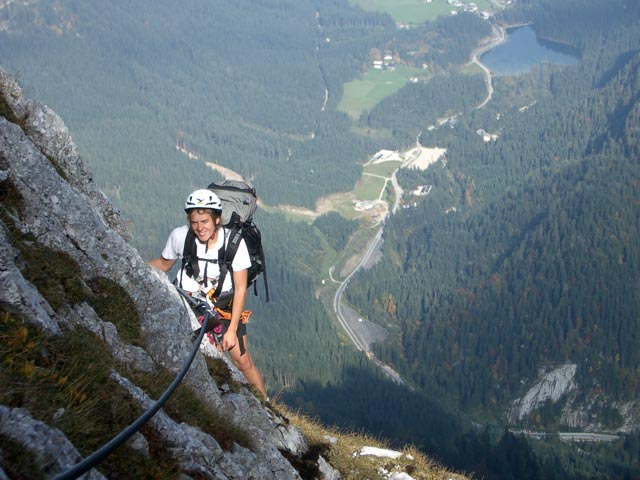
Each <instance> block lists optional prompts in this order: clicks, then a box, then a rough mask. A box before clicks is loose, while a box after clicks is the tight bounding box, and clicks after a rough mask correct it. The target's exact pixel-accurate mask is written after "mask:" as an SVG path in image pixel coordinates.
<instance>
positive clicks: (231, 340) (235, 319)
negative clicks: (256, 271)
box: [222, 269, 249, 350]
mask: <svg viewBox="0 0 640 480" xmlns="http://www.w3.org/2000/svg"><path fill="white" fill-rule="evenodd" d="M248 275H249V270H247V269H244V270H239V271H237V272H236V271H234V272H233V303H232V304H231V322H230V323H229V328H228V329H227V331H226V332H225V334H224V336H223V337H222V348H223V350H230V349H231V348H233V347H235V346H236V344H237V343H238V335H237V333H236V332H237V331H238V325H239V324H240V316H241V315H242V311H243V310H244V304H245V302H246V301H247V280H248Z"/></svg>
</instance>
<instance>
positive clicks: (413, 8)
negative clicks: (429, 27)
mask: <svg viewBox="0 0 640 480" xmlns="http://www.w3.org/2000/svg"><path fill="white" fill-rule="evenodd" d="M350 1H351V3H352V4H354V5H358V6H359V7H360V8H362V9H363V10H367V11H370V12H385V13H387V14H389V15H390V16H391V18H393V19H394V20H395V21H396V22H399V23H404V24H414V25H415V24H419V23H424V22H431V21H433V20H435V19H436V18H438V17H439V16H442V15H449V14H450V13H451V11H452V10H459V9H457V8H455V7H454V6H453V5H449V4H448V3H447V1H446V0H431V1H430V2H429V1H428V0H350ZM471 1H473V0H471ZM467 3H468V2H467ZM473 3H475V4H476V5H477V6H478V8H479V9H480V10H489V11H492V10H494V8H492V6H491V2H490V1H489V0H475V1H473Z"/></svg>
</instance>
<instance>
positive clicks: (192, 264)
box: [180, 228, 200, 288]
mask: <svg viewBox="0 0 640 480" xmlns="http://www.w3.org/2000/svg"><path fill="white" fill-rule="evenodd" d="M182 268H183V269H184V271H185V272H187V275H188V276H190V277H191V278H196V279H197V278H198V275H200V266H199V265H198V251H197V249H196V234H195V233H193V231H192V230H191V228H189V230H188V231H187V236H186V238H185V239H184V247H182ZM180 283H181V284H182V275H180ZM180 288H182V285H180Z"/></svg>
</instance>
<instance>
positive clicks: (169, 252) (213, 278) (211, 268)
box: [162, 225, 251, 293]
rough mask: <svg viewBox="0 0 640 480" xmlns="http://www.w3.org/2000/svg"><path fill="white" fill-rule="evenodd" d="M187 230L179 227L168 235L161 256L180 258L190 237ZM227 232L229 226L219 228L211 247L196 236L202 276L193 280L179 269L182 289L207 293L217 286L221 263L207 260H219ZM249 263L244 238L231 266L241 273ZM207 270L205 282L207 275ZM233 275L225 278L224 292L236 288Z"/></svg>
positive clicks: (187, 227) (182, 269)
mask: <svg viewBox="0 0 640 480" xmlns="http://www.w3.org/2000/svg"><path fill="white" fill-rule="evenodd" d="M188 231H189V226H188V225H183V226H182V227H178V228H176V229H174V230H173V231H172V232H171V234H170V235H169V238H168V239H167V243H166V245H165V246H164V250H162V258H164V259H166V260H178V259H179V258H181V257H182V252H183V251H184V241H185V240H186V238H187V232H188ZM228 235H229V231H228V230H227V229H225V228H224V227H222V228H220V230H219V231H218V235H217V237H216V244H215V245H214V246H213V247H211V248H209V249H208V250H207V248H206V245H205V244H203V243H200V241H199V240H198V239H197V238H196V249H197V256H198V267H199V268H200V274H199V276H200V278H199V279H193V278H191V277H189V276H188V275H187V273H186V272H185V271H184V268H181V269H180V272H178V284H180V281H182V287H181V288H183V289H184V290H186V291H188V292H198V291H203V292H204V293H207V292H208V291H209V290H211V289H215V288H216V287H217V285H218V279H219V278H220V266H219V265H218V263H214V262H211V261H207V260H217V259H218V251H219V250H220V247H222V242H223V241H225V242H226V240H227V237H228ZM250 266H251V259H250V258H249V251H248V250H247V245H246V244H245V242H244V240H243V239H241V240H240V243H239V244H238V250H237V252H236V256H235V257H234V258H233V262H232V263H231V267H232V268H233V271H235V272H238V271H240V270H245V269H247V268H249V267H250ZM205 271H206V281H205V278H204V274H205ZM231 276H232V273H231V272H228V273H227V275H226V276H225V277H224V283H223V284H222V292H229V291H231V290H232V289H233V284H232V281H231ZM198 280H200V281H198Z"/></svg>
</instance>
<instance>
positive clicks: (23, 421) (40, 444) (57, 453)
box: [0, 405, 105, 480]
mask: <svg viewBox="0 0 640 480" xmlns="http://www.w3.org/2000/svg"><path fill="white" fill-rule="evenodd" d="M0 433H1V434H2V435H4V436H6V437H8V438H10V439H12V440H13V441H15V442H18V443H20V444H22V445H23V447H24V448H25V449H27V450H29V451H30V452H31V453H32V454H33V456H34V458H35V461H36V463H37V466H38V468H39V469H40V471H42V473H43V474H44V475H45V476H47V477H49V476H54V475H59V474H61V473H63V472H65V471H67V470H68V469H70V468H71V467H73V466H74V465H75V464H76V463H78V462H80V461H81V460H82V457H81V456H80V453H79V452H78V450H76V448H75V447H74V446H73V444H72V443H71V442H70V441H69V440H68V439H67V437H65V436H64V434H63V433H62V432H61V431H60V430H58V429H57V428H52V427H49V426H48V425H47V424H45V423H43V422H41V421H39V420H36V419H34V418H33V417H32V416H31V414H30V413H29V412H28V411H26V410H24V409H22V408H7V407H5V406H2V405H0ZM83 478H84V479H86V480H98V479H104V478H105V477H104V476H103V475H102V474H100V473H99V472H97V471H96V470H91V471H89V472H87V474H86V475H85V476H84V477H83Z"/></svg>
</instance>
